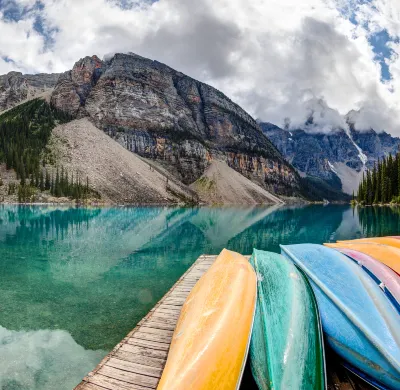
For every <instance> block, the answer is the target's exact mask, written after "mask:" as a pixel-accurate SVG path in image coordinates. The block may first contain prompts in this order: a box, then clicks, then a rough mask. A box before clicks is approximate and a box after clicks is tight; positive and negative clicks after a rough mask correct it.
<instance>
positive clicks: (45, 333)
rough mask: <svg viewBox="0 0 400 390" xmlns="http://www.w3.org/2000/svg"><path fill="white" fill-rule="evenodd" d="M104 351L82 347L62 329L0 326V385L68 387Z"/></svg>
mask: <svg viewBox="0 0 400 390" xmlns="http://www.w3.org/2000/svg"><path fill="white" fill-rule="evenodd" d="M104 355H105V351H86V350H85V349H84V348H83V347H81V346H79V345H78V344H77V343H76V342H75V341H74V339H73V338H72V337H71V335H70V334H69V333H68V332H66V331H63V330H55V331H50V330H39V331H28V332H23V331H21V332H17V331H10V330H7V329H5V328H2V327H1V326H0V389H3V390H27V389H30V390H54V389H55V388H63V389H64V388H65V389H72V388H74V386H75V385H76V377H84V376H85V375H86V374H87V373H88V372H89V371H90V370H91V369H92V368H93V366H95V365H96V364H97V362H98V361H99V360H100V359H102V357H104ZM71 373H72V375H71ZM59 384H62V385H61V387H58V385H59Z"/></svg>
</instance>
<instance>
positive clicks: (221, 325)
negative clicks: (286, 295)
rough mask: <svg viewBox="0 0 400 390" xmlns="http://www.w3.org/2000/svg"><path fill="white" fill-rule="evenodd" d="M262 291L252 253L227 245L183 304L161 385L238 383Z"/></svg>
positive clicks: (164, 388) (166, 388) (180, 388)
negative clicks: (241, 252) (243, 253)
mask: <svg viewBox="0 0 400 390" xmlns="http://www.w3.org/2000/svg"><path fill="white" fill-rule="evenodd" d="M256 291H257V284H256V275H255V272H254V271H253V269H252V267H251V265H250V263H249V262H248V261H247V259H246V258H244V257H243V256H241V255H239V254H238V253H235V252H231V251H227V250H223V251H222V252H221V254H220V255H219V256H218V258H217V260H216V261H215V263H214V264H213V265H212V266H211V267H210V269H209V270H208V271H207V272H206V273H205V274H204V275H203V277H202V278H201V279H200V280H199V281H198V282H197V284H196V285H195V287H194V288H193V290H192V291H191V293H190V294H189V296H188V298H187V299H186V301H185V303H184V305H183V307H182V311H181V314H180V317H179V320H178V324H177V327H176V329H175V331H174V334H173V338H172V342H171V347H170V351H169V354H168V358H167V363H166V366H165V369H164V371H163V375H162V377H161V380H160V383H159V385H158V387H157V389H159V390H170V389H174V390H186V389H193V390H197V389H202V390H208V389H209V390H211V389H216V390H222V389H227V390H235V389H237V388H238V386H239V384H240V381H241V376H242V373H243V368H244V364H245V361H246V357H247V353H248V348H249V344H250V336H251V330H252V326H253V320H254V312H255V304H256Z"/></svg>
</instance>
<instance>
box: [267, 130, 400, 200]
mask: <svg viewBox="0 0 400 390" xmlns="http://www.w3.org/2000/svg"><path fill="white" fill-rule="evenodd" d="M260 126H261V128H262V130H263V132H264V134H265V135H266V136H267V137H268V138H269V139H270V140H271V141H272V142H273V143H274V145H275V146H276V147H277V148H278V149H279V151H280V152H281V153H282V154H283V156H284V157H285V158H286V159H287V160H288V161H289V162H290V163H291V164H292V165H293V166H294V167H295V168H296V169H297V170H298V171H299V172H300V174H301V175H309V176H314V177H318V178H320V179H323V180H325V181H326V182H327V183H329V184H330V185H332V186H333V187H335V188H339V189H340V188H341V189H343V191H344V192H347V193H349V194H351V192H352V191H353V190H355V191H356V190H357V187H358V183H359V180H360V179H361V177H362V173H363V171H364V169H365V168H372V167H373V165H374V163H375V162H377V160H378V159H381V158H382V157H383V156H387V155H389V154H390V153H391V154H395V153H397V152H398V150H399V146H400V139H399V138H395V137H392V136H391V135H389V134H388V133H385V132H382V133H377V132H376V131H374V130H368V131H356V130H354V127H353V126H352V125H351V124H350V129H349V130H347V131H345V130H343V129H338V130H335V131H332V132H330V133H328V134H326V133H318V132H315V131H314V132H311V133H310V132H307V131H305V130H302V129H298V130H284V129H281V128H279V127H278V126H275V125H273V124H271V123H260Z"/></svg>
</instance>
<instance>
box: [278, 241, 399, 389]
mask: <svg viewBox="0 0 400 390" xmlns="http://www.w3.org/2000/svg"><path fill="white" fill-rule="evenodd" d="M281 249H282V254H283V255H284V256H286V257H288V258H289V259H291V260H292V261H293V262H294V263H295V264H297V265H298V266H299V267H300V268H301V269H302V270H303V271H304V272H305V273H306V274H307V276H308V277H309V280H310V282H311V285H312V287H313V289H314V293H315V296H316V298H317V302H318V307H319V310H320V315H321V320H322V327H323V331H324V333H325V339H326V340H327V342H328V344H329V345H330V347H331V348H332V349H333V350H334V351H335V352H336V353H337V354H338V355H339V356H341V357H342V358H343V359H344V360H345V362H346V363H347V366H348V368H350V369H351V370H353V371H354V372H355V373H357V374H358V375H360V376H361V377H363V378H364V379H366V380H367V381H368V382H370V383H371V384H372V385H374V386H375V387H377V388H381V389H400V316H399V314H398V313H397V312H396V310H395V308H394V307H393V306H392V305H391V304H390V302H389V300H388V299H387V297H386V296H385V294H384V293H383V292H382V290H381V289H380V288H379V286H378V285H377V284H376V283H375V282H374V281H373V279H372V278H371V277H370V276H369V275H368V274H367V273H366V272H365V271H363V270H362V268H360V267H358V266H357V265H356V264H355V263H354V262H353V261H352V260H350V259H348V258H347V257H346V256H345V255H343V254H341V253H339V252H338V251H335V250H333V249H331V248H327V247H324V246H322V245H315V244H300V245H285V246H281Z"/></svg>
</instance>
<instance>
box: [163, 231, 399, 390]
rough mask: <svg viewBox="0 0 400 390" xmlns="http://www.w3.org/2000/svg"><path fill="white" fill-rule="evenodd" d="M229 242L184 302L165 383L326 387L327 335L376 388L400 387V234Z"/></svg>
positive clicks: (177, 385)
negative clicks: (235, 245) (245, 246)
mask: <svg viewBox="0 0 400 390" xmlns="http://www.w3.org/2000/svg"><path fill="white" fill-rule="evenodd" d="M281 251H282V254H281V255H280V254H276V253H271V252H264V251H259V250H254V252H253V255H252V257H251V259H250V261H248V260H247V259H246V258H244V257H243V256H242V255H240V254H238V253H235V252H231V251H228V250H223V251H222V252H221V254H220V255H219V256H218V258H217V260H216V261H215V263H214V264H213V265H212V266H211V268H210V269H209V270H208V271H207V272H206V273H205V275H204V276H203V277H202V278H201V279H200V280H199V282H198V283H197V284H196V286H195V287H194V289H193V290H192V291H191V293H190V294H189V296H188V298H187V300H186V302H185V304H184V305H183V307H182V311H181V315H180V318H179V321H178V324H177V327H176V329H175V332H174V335H173V338H172V342H171V346H170V351H169V355H168V359H167V363H166V366H165V369H164V371H163V374H162V378H161V380H160V383H159V385H158V389H159V390H169V389H174V390H175V389H176V390H184V389H185V390H186V389H216V390H218V389H221V390H222V389H226V390H230V389H232V390H234V389H238V388H239V387H240V383H241V378H242V374H243V370H244V366H245V363H246V360H247V357H248V358H249V363H250V367H251V372H252V375H253V378H254V381H255V383H256V385H257V387H258V389H260V390H267V389H271V390H272V389H274V390H283V389H298V390H305V389H310V390H313V389H321V390H322V389H326V388H327V383H326V373H325V356H324V341H325V343H326V344H327V345H328V346H329V347H330V349H332V350H333V351H334V352H336V354H337V355H338V356H339V357H340V359H341V361H342V363H343V365H344V366H345V367H346V368H347V369H348V370H350V371H352V372H353V373H354V374H356V375H357V376H359V377H360V378H362V379H363V380H365V381H366V382H368V383H369V384H370V385H372V386H373V387H375V388H378V389H400V275H399V273H400V238H396V237H384V238H375V239H362V240H353V241H341V242H338V243H336V244H326V245H325V246H323V245H315V244H300V245H285V246H281Z"/></svg>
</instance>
